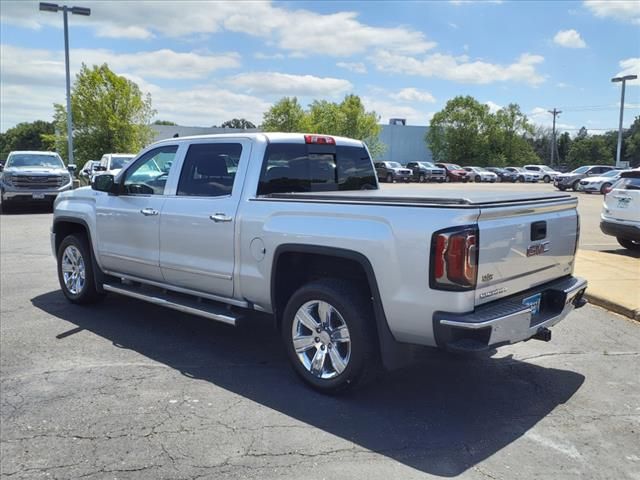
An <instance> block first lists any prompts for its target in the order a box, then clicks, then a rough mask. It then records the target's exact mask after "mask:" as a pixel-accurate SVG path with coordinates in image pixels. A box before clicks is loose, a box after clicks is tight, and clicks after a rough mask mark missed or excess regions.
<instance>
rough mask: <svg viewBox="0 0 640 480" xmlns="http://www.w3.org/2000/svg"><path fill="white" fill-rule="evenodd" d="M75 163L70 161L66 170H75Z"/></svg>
mask: <svg viewBox="0 0 640 480" xmlns="http://www.w3.org/2000/svg"><path fill="white" fill-rule="evenodd" d="M76 168H78V167H77V165H75V164H73V163H70V164H69V165H67V170H69V171H70V172H71V173H73V172H75V171H76Z"/></svg>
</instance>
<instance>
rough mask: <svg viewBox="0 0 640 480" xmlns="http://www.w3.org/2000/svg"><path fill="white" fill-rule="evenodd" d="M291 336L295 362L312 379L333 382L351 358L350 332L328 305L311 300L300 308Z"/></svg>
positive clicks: (333, 309)
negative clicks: (309, 374) (295, 356)
mask: <svg viewBox="0 0 640 480" xmlns="http://www.w3.org/2000/svg"><path fill="white" fill-rule="evenodd" d="M291 333H292V335H291V337H292V340H293V348H294V350H295V352H296V355H297V357H298V360H300V363H302V365H303V366H304V367H305V368H306V370H307V371H308V372H310V373H311V374H312V375H313V376H315V377H317V378H321V379H325V380H326V379H330V378H335V377H337V376H338V375H340V374H341V373H342V372H343V371H344V370H345V368H347V365H348V364H349V359H350V358H351V337H350V334H349V328H348V327H347V324H346V322H345V321H344V318H342V315H340V312H338V310H336V309H335V308H334V307H333V306H331V305H330V304H329V303H327V302H324V301H321V300H312V301H310V302H307V303H305V304H304V305H302V306H301V307H300V308H299V309H298V311H297V312H296V315H295V318H294V320H293V324H292V326H291Z"/></svg>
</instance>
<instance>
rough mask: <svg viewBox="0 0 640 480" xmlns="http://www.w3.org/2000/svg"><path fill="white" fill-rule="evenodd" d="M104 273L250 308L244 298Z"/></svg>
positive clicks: (115, 273)
mask: <svg viewBox="0 0 640 480" xmlns="http://www.w3.org/2000/svg"><path fill="white" fill-rule="evenodd" d="M104 273H106V274H107V275H112V276H114V277H118V278H124V279H125V280H131V281H133V282H140V283H145V284H147V285H152V286H154V287H159V288H164V289H166V290H171V291H173V292H178V293H185V294H187V295H193V296H194V297H202V298H206V299H207V300H213V301H214V302H221V303H227V304H229V305H233V306H234V307H242V308H248V307H249V303H248V302H246V301H244V300H236V299H234V298H227V297H220V296H218V295H213V294H211V293H205V292H200V291H197V290H191V289H189V288H182V287H176V286H175V285H169V284H167V283H162V282H155V281H153V280H147V279H145V278H140V277H135V276H133V275H128V274H126V273H118V272H114V271H109V270H105V271H104Z"/></svg>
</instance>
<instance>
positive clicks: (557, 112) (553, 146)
mask: <svg viewBox="0 0 640 480" xmlns="http://www.w3.org/2000/svg"><path fill="white" fill-rule="evenodd" d="M547 111H548V112H549V113H550V114H551V115H553V137H552V138H551V166H552V167H553V166H554V165H555V156H556V150H557V147H556V116H558V115H560V114H561V113H562V110H557V109H555V108H554V109H553V110H547ZM558 157H559V155H558Z"/></svg>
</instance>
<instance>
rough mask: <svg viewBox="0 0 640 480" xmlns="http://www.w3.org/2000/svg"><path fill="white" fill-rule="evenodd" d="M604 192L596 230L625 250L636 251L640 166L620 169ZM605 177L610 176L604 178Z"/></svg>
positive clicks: (639, 226)
mask: <svg viewBox="0 0 640 480" xmlns="http://www.w3.org/2000/svg"><path fill="white" fill-rule="evenodd" d="M618 177H619V178H618V179H617V180H616V181H615V183H613V185H611V187H610V188H608V189H607V190H606V191H605V196H604V203H603V205H602V214H601V215H600V230H602V232H603V233H604V234H605V235H611V236H613V237H616V240H618V243H619V244H620V245H622V246H623V247H624V248H628V249H629V250H636V251H638V250H640V168H635V169H633V170H626V171H624V172H620V173H619V175H618ZM608 178H609V179H611V178H612V176H609V177H608Z"/></svg>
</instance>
